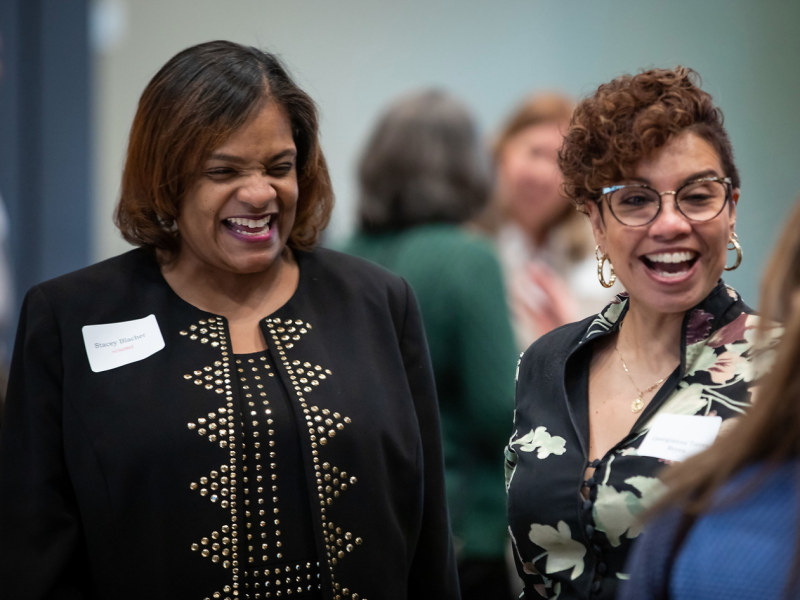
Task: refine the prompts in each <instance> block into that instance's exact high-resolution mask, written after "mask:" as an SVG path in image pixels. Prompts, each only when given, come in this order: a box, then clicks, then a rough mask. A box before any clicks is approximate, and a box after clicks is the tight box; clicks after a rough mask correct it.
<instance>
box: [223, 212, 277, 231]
mask: <svg viewBox="0 0 800 600" xmlns="http://www.w3.org/2000/svg"><path fill="white" fill-rule="evenodd" d="M227 221H228V222H229V223H231V224H233V225H241V226H243V227H249V228H250V229H261V228H263V227H266V226H267V225H269V224H270V222H271V221H272V215H268V216H266V217H262V218H260V219H243V218H241V217H231V218H229V219H227Z"/></svg>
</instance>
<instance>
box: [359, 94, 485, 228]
mask: <svg viewBox="0 0 800 600" xmlns="http://www.w3.org/2000/svg"><path fill="white" fill-rule="evenodd" d="M359 179H360V184H361V196H360V220H361V227H362V229H364V230H365V231H386V230H399V229H405V228H407V227H412V226H415V225H421V224H423V223H434V222H444V223H461V222H463V221H466V220H468V219H470V218H471V217H473V216H474V215H475V214H476V213H477V212H478V211H479V210H480V209H481V208H482V207H483V206H484V204H485V203H486V200H487V197H488V193H489V176H488V164H487V161H486V159H485V158H484V157H483V154H482V148H481V145H480V142H479V139H478V133H477V130H476V127H475V124H474V122H473V120H472V117H471V115H470V113H469V111H468V110H467V109H466V107H465V106H464V105H463V104H462V103H461V102H459V101H458V100H456V99H455V98H453V97H452V96H450V95H449V94H447V93H445V92H442V91H437V90H430V91H425V92H422V93H418V94H414V95H411V96H408V97H405V98H403V99H401V100H400V101H398V102H397V103H395V104H394V105H392V106H391V107H390V108H389V109H388V110H387V111H386V113H385V114H384V115H383V117H382V118H381V120H380V121H379V123H378V125H377V127H376V128H375V130H374V132H373V133H372V136H371V137H370V139H369V141H368V143H367V145H366V148H365V149H364V153H363V155H362V157H361V163H360V168H359Z"/></svg>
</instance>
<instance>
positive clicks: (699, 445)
mask: <svg viewBox="0 0 800 600" xmlns="http://www.w3.org/2000/svg"><path fill="white" fill-rule="evenodd" d="M720 425H722V417H702V416H697V415H670V414H659V415H656V416H655V418H654V419H653V421H652V423H651V425H650V431H648V432H647V435H646V436H644V440H642V445H641V446H639V451H638V454H639V455H640V456H653V457H655V458H663V459H665V460H672V461H682V460H686V459H687V458H689V457H690V456H692V455H694V454H697V453H698V452H702V451H703V450H705V449H706V448H708V447H709V446H710V445H711V444H712V443H713V442H714V440H715V439H717V434H718V433H719V428H720Z"/></svg>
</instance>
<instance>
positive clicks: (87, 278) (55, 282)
mask: <svg viewBox="0 0 800 600" xmlns="http://www.w3.org/2000/svg"><path fill="white" fill-rule="evenodd" d="M148 279H150V280H158V279H161V277H160V270H159V268H158V263H157V261H156V259H155V257H154V256H153V255H152V254H151V253H150V252H148V251H147V250H145V249H143V248H136V249H133V250H130V251H128V252H125V253H123V254H120V255H118V256H114V257H112V258H108V259H106V260H103V261H100V262H98V263H95V264H93V265H90V266H88V267H84V268H82V269H78V270H77V271H72V272H70V273H66V274H64V275H60V276H58V277H55V278H53V279H49V280H47V281H44V282H42V283H39V284H37V285H36V286H34V288H33V289H40V290H42V291H43V292H44V293H45V294H46V295H47V296H56V297H59V298H62V297H69V296H73V295H78V296H94V295H101V296H103V297H106V298H110V297H111V296H113V295H114V293H115V292H117V291H119V292H124V291H125V290H126V289H130V286H132V285H133V286H135V285H136V283H135V282H136V281H137V280H138V281H143V280H148ZM162 281H163V279H162Z"/></svg>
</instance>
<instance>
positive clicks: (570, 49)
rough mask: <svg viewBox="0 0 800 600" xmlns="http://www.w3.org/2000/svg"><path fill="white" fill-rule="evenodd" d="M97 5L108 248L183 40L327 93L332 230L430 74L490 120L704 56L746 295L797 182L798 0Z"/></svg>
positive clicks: (100, 190) (348, 219) (798, 189)
mask: <svg viewBox="0 0 800 600" xmlns="http://www.w3.org/2000/svg"><path fill="white" fill-rule="evenodd" d="M96 7H97V8H98V9H104V12H103V11H101V12H100V13H99V14H100V15H106V19H105V23H106V25H105V27H101V28H100V30H99V33H101V34H102V33H105V34H106V35H105V36H103V35H100V36H99V37H98V39H99V40H100V42H99V43H98V44H99V45H98V51H97V63H96V64H97V71H96V94H95V99H96V105H95V109H96V115H97V116H96V118H97V122H96V132H97V134H96V135H97V140H96V152H97V161H96V182H95V183H96V185H95V188H96V190H97V198H96V204H95V206H96V219H95V224H94V232H95V236H96V238H95V246H94V247H95V257H96V258H97V259H100V258H105V257H108V256H111V255H113V254H117V253H119V252H121V251H123V250H125V249H126V248H127V246H126V244H125V243H124V242H123V241H122V239H121V238H120V236H119V234H118V233H117V232H116V230H115V229H114V228H113V225H112V224H111V213H112V210H113V206H114V203H115V201H116V199H117V194H118V190H119V177H120V172H121V167H122V163H123V157H124V151H125V144H126V138H127V131H128V127H129V126H130V122H131V120H132V118H133V114H134V111H135V108H136V102H137V100H138V97H139V95H140V93H141V91H142V90H143V88H144V86H145V85H146V83H147V81H148V80H149V79H150V77H152V76H153V75H154V74H155V72H156V71H157V70H158V68H159V67H161V65H163V63H164V62H166V61H167V60H168V59H169V58H170V57H171V56H172V55H173V54H175V53H176V52H178V51H179V50H181V49H183V48H184V47H186V46H189V45H192V44H195V43H199V42H202V41H208V40H212V39H230V40H234V41H237V42H241V43H245V44H250V45H255V46H259V47H262V48H265V49H268V50H271V51H273V52H276V53H278V54H280V55H281V56H282V57H283V58H284V60H285V61H286V62H287V64H288V66H289V68H290V69H291V71H292V72H293V74H294V75H295V76H296V78H297V80H298V81H299V83H300V84H301V86H302V87H303V88H304V89H305V90H306V91H307V92H308V93H309V94H310V95H311V96H312V97H313V98H314V99H315V100H316V101H317V102H318V103H319V105H320V107H321V112H322V141H323V147H324V150H325V153H326V156H327V158H328V161H329V163H330V167H331V171H332V176H333V181H334V185H335V189H336V192H337V202H338V206H337V209H336V212H335V213H334V218H333V222H332V224H331V227H330V229H329V233H330V237H331V239H336V238H340V237H342V236H344V235H346V234H347V233H348V232H349V231H350V229H351V227H352V222H353V219H352V216H353V204H354V195H355V192H356V190H355V185H354V177H353V173H354V164H355V161H356V160H357V157H358V153H359V150H360V148H361V145H362V144H363V142H364V138H365V136H366V134H367V132H368V130H369V128H370V127H371V125H372V124H373V122H374V120H375V118H376V117H377V115H378V114H379V112H380V111H381V109H382V108H383V107H384V106H385V105H386V103H387V102H389V101H390V100H391V99H392V98H393V97H395V96H396V95H398V94H400V93H404V92H407V91H408V90H410V89H413V88H419V87H423V86H431V85H435V86H440V87H444V88H446V89H448V90H450V91H452V92H454V93H456V94H457V95H459V96H461V97H462V98H463V99H464V100H465V101H466V102H467V103H468V104H469V105H470V106H472V108H473V109H474V110H475V113H476V115H477V117H478V119H479V121H480V123H481V125H482V127H483V129H484V131H485V132H486V133H491V132H492V131H493V130H494V129H495V128H496V127H497V126H498V124H499V123H500V122H501V120H502V118H503V117H504V115H505V113H506V112H507V111H508V110H510V109H511V108H512V107H513V106H514V105H515V104H516V102H517V101H518V100H519V99H520V97H522V96H523V95H524V94H526V93H527V92H529V91H532V90H536V89H544V88H548V89H560V90H563V91H566V92H568V93H571V94H575V95H585V94H588V93H590V92H592V91H593V90H594V89H595V88H596V87H597V85H598V84H600V83H602V82H604V81H606V80H609V79H611V78H612V77H614V76H616V75H618V74H621V73H625V72H635V71H638V70H640V69H642V68H647V67H653V66H655V67H671V66H675V65H677V64H684V65H687V66H691V67H693V68H695V69H696V70H697V71H699V72H700V74H701V75H702V77H703V81H704V88H705V89H706V90H708V91H709V92H710V93H711V94H712V95H713V96H714V98H715V99H716V101H717V103H718V104H719V105H720V106H721V107H722V109H723V111H724V112H725V116H726V123H727V126H728V129H729V132H730V134H731V137H732V139H733V145H734V149H735V151H736V156H737V164H738V165H739V168H740V171H741V174H742V180H743V187H742V196H741V201H740V204H739V227H738V229H739V232H740V233H739V235H740V239H741V241H742V244H743V246H744V249H745V261H744V264H743V266H742V268H740V269H739V270H738V271H736V272H734V273H733V274H729V275H727V276H726V279H727V280H728V281H729V282H730V283H732V284H733V285H735V286H737V287H739V288H740V289H741V291H742V292H743V293H744V294H745V296H746V297H747V298H748V299H749V301H750V302H751V303H755V301H756V293H757V292H756V290H757V284H758V278H759V272H760V266H761V264H762V262H763V260H764V259H765V258H766V256H767V255H768V253H769V251H770V249H771V244H772V242H773V240H774V239H775V235H776V233H777V229H778V228H779V227H780V224H781V219H782V217H783V216H784V215H785V213H786V211H787V210H788V209H789V207H790V206H791V204H792V201H793V199H794V198H795V197H796V196H797V194H798V193H800V161H798V151H797V148H796V144H797V140H798V139H800V110H798V109H797V105H798V101H800V77H798V69H797V64H798V59H800V36H798V35H797V33H796V25H797V23H800V2H797V1H796V0H761V1H760V2H753V1H752V0H669V1H663V0H662V1H654V0H493V1H489V0H485V1H481V2H478V1H477V0H472V1H470V2H466V1H463V0H395V1H393V2H379V1H375V0H372V1H370V0H335V1H334V0H287V1H284V2H276V1H274V0H228V1H227V2H220V1H219V0H96ZM115 14H116V15H123V18H122V19H121V20H120V19H117V20H116V21H115V20H114V18H113V17H114V15H115ZM109 15H110V18H109ZM109 23H110V24H111V25H109ZM114 23H117V25H118V26H117V27H116V29H115V27H114ZM115 32H116V33H115Z"/></svg>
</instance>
